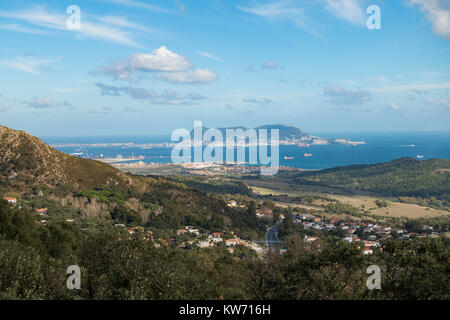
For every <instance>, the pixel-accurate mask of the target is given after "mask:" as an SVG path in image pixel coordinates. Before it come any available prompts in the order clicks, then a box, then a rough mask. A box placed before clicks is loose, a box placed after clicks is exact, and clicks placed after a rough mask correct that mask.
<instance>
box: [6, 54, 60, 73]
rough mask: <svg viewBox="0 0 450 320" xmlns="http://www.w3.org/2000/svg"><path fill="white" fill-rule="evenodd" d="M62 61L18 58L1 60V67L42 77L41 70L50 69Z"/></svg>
mask: <svg viewBox="0 0 450 320" xmlns="http://www.w3.org/2000/svg"><path fill="white" fill-rule="evenodd" d="M59 60H61V59H53V60H49V59H38V58H34V57H29V56H27V57H16V58H14V59H9V60H0V66H3V67H7V68H10V69H16V70H20V71H23V72H25V73H28V74H32V75H40V74H41V73H40V70H42V69H45V68H49V67H50V66H51V65H52V64H54V63H55V62H57V61H59Z"/></svg>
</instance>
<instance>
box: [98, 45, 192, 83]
mask: <svg viewBox="0 0 450 320" xmlns="http://www.w3.org/2000/svg"><path fill="white" fill-rule="evenodd" d="M190 66H191V64H190V62H189V60H188V59H187V58H185V57H183V56H181V55H179V54H177V53H174V52H172V51H170V50H169V49H167V48H166V47H165V46H162V47H161V48H159V49H156V50H154V51H152V52H151V53H135V54H133V55H132V56H131V57H129V58H127V59H125V60H122V61H117V62H114V63H112V64H110V65H107V66H104V67H100V68H99V71H100V72H102V73H106V74H108V75H111V76H113V77H114V78H115V79H121V80H126V79H129V77H130V76H131V75H132V74H133V73H135V72H157V71H164V72H173V71H183V70H186V69H188V68H189V67H190Z"/></svg>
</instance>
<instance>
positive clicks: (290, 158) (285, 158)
mask: <svg viewBox="0 0 450 320" xmlns="http://www.w3.org/2000/svg"><path fill="white" fill-rule="evenodd" d="M284 160H294V157H284Z"/></svg>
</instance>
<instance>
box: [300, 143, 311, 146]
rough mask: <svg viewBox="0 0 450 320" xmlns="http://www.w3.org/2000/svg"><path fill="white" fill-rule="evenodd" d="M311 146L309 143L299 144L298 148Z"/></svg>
mask: <svg viewBox="0 0 450 320" xmlns="http://www.w3.org/2000/svg"><path fill="white" fill-rule="evenodd" d="M310 146H311V145H310V144H309V143H299V144H298V145H297V147H310Z"/></svg>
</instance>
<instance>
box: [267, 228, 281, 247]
mask: <svg viewBox="0 0 450 320" xmlns="http://www.w3.org/2000/svg"><path fill="white" fill-rule="evenodd" d="M266 245H267V248H268V250H269V251H272V250H274V251H279V250H280V249H281V248H283V247H284V246H283V243H282V242H281V241H280V239H279V238H278V223H277V224H274V225H273V226H272V227H271V228H270V229H269V230H268V231H267V233H266Z"/></svg>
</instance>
